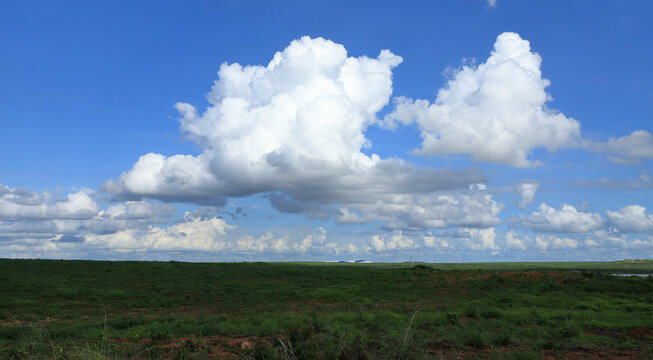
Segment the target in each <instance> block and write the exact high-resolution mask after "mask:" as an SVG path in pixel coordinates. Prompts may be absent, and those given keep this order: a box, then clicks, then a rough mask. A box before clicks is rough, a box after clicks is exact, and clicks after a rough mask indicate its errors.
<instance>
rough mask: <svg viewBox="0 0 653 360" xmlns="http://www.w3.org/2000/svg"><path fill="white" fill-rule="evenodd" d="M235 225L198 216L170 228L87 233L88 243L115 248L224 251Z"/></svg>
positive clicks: (116, 249)
mask: <svg viewBox="0 0 653 360" xmlns="http://www.w3.org/2000/svg"><path fill="white" fill-rule="evenodd" d="M235 228H236V226H234V225H229V224H227V223H225V222H224V220H222V219H218V218H213V219H208V220H201V219H195V220H192V221H189V222H185V223H181V224H178V225H173V226H170V227H167V228H163V227H157V226H150V227H148V228H147V229H126V230H121V231H118V232H115V233H112V234H105V235H96V234H91V235H87V236H86V242H87V244H88V245H92V246H102V247H106V248H109V249H111V250H113V251H120V250H122V251H148V250H150V251H170V250H194V251H221V250H225V249H227V248H229V247H230V243H229V242H228V241H227V239H226V234H227V232H229V231H231V230H234V229H235Z"/></svg>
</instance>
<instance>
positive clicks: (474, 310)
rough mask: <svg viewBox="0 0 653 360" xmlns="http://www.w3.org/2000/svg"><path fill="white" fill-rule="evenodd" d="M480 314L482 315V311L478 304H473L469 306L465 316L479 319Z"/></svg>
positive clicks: (466, 308)
mask: <svg viewBox="0 0 653 360" xmlns="http://www.w3.org/2000/svg"><path fill="white" fill-rule="evenodd" d="M479 313H480V309H479V306H478V304H476V303H471V304H469V305H467V307H465V312H464V313H463V314H464V315H465V316H467V317H468V318H472V319H478V318H479Z"/></svg>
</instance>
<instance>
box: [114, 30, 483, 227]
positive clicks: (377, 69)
mask: <svg viewBox="0 0 653 360" xmlns="http://www.w3.org/2000/svg"><path fill="white" fill-rule="evenodd" d="M401 61H402V59H401V57H399V56H397V55H394V54H392V53H391V52H390V51H388V50H382V51H381V52H380V54H379V55H378V56H377V57H376V58H368V57H366V56H362V57H349V56H348V55H347V51H346V50H345V48H344V47H343V46H342V45H340V44H336V43H334V42H332V41H329V40H325V39H322V38H317V39H311V38H309V37H303V38H301V39H299V40H295V41H293V42H292V43H291V44H290V45H289V46H288V47H287V48H286V49H284V50H283V51H281V52H278V53H276V54H275V55H274V57H273V58H272V60H271V61H270V62H269V63H268V65H267V66H242V65H239V64H227V63H225V64H223V65H222V66H221V67H220V71H219V72H218V80H216V81H215V84H214V85H213V89H212V92H211V93H210V94H209V95H208V100H209V102H210V106H209V107H208V108H207V109H206V110H205V111H204V112H203V113H200V112H198V110H196V109H195V107H193V106H192V105H190V104H185V103H178V104H177V105H176V108H177V109H178V111H179V112H180V113H181V115H182V118H181V120H180V121H181V130H182V132H184V133H185V134H186V135H187V137H188V138H189V139H191V140H193V141H194V142H196V143H197V144H198V145H200V146H201V148H202V152H201V153H200V154H199V155H197V156H193V155H175V156H169V157H166V156H164V155H161V154H154V153H150V154H146V155H143V156H141V157H140V159H139V160H138V161H137V162H136V163H135V164H134V166H133V167H132V169H131V170H129V171H126V172H124V173H123V174H122V175H120V177H119V178H118V179H117V180H115V181H114V180H109V181H107V182H106V183H105V184H104V186H103V190H104V191H107V192H108V193H111V194H113V196H114V197H115V198H116V199H121V198H122V199H125V198H126V199H130V198H141V197H154V198H158V199H161V200H164V201H176V200H181V201H191V202H195V203H211V202H213V203H214V204H221V203H223V202H224V198H225V197H239V196H248V195H252V194H256V193H266V194H267V195H266V196H267V197H268V198H269V199H270V202H271V204H272V205H273V206H274V207H275V208H277V209H278V210H280V211H282V212H291V213H292V212H295V213H304V214H307V215H309V216H312V217H332V216H337V215H338V214H340V212H339V211H338V210H337V206H336V205H344V206H347V205H349V204H351V206H352V207H354V208H362V207H364V206H366V205H370V204H375V203H377V202H378V201H381V202H386V203H387V202H388V201H387V197H388V196H399V197H401V196H407V197H414V196H415V195H414V194H424V193H426V194H428V193H432V192H435V191H442V190H449V189H455V188H459V187H465V186H467V185H469V184H471V183H476V182H483V181H485V180H486V179H485V177H484V176H483V175H482V174H481V173H480V171H478V170H474V169H467V170H456V171H454V170H446V169H440V170H434V169H431V168H417V167H415V166H413V165H412V164H410V163H408V162H406V161H403V160H401V159H397V158H389V159H381V158H380V157H379V156H378V155H376V154H371V155H369V156H368V155H366V154H365V153H363V149H365V148H369V146H370V142H369V141H368V140H367V139H366V138H365V131H366V129H367V127H368V126H369V125H370V124H372V123H374V122H375V121H377V119H376V114H377V112H379V111H380V110H381V109H382V108H383V107H384V106H385V105H386V104H387V103H388V101H389V98H390V96H391V94H392V68H393V67H395V66H397V65H398V64H399V63H400V62H401ZM359 204H362V205H359Z"/></svg>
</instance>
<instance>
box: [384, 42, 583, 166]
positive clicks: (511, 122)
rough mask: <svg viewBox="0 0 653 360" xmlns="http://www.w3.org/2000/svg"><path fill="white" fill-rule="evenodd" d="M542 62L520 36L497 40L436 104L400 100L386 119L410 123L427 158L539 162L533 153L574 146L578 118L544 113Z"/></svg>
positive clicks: (460, 73) (546, 83)
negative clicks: (416, 127)
mask: <svg viewBox="0 0 653 360" xmlns="http://www.w3.org/2000/svg"><path fill="white" fill-rule="evenodd" d="M541 62H542V59H541V57H540V55H538V54H537V53H534V52H531V48H530V43H529V42H528V41H527V40H524V39H522V38H521V37H520V36H519V35H518V34H516V33H511V32H506V33H503V34H501V35H499V36H498V37H497V40H496V42H495V44H494V50H493V51H492V53H491V55H490V57H489V58H488V59H487V60H486V61H485V62H484V63H482V64H481V65H478V66H473V65H470V66H468V65H465V66H463V67H462V69H460V70H459V71H458V72H457V73H456V74H455V76H454V77H453V79H451V80H450V81H449V82H448V84H447V86H446V87H445V88H443V89H440V90H439V91H438V95H437V98H436V99H435V102H434V103H429V101H427V100H412V99H408V98H403V97H402V98H398V99H397V102H396V109H395V110H394V111H393V113H391V114H389V115H388V116H387V117H386V118H385V120H386V123H387V124H389V126H393V123H394V122H396V121H398V122H401V123H404V124H409V123H412V122H416V123H417V124H418V125H419V127H420V130H421V135H422V139H423V142H422V148H421V149H419V150H417V153H420V154H425V155H440V154H470V155H472V158H473V159H474V160H477V161H484V162H492V163H499V164H506V165H511V166H516V167H530V166H533V165H537V164H538V163H539V162H538V161H537V160H535V161H533V160H531V159H529V155H530V152H531V150H533V149H535V148H538V147H545V148H546V149H548V150H549V151H556V150H558V149H561V148H568V147H575V146H577V145H578V142H579V139H580V124H579V123H578V121H576V120H574V119H572V118H568V117H566V116H565V115H563V114H561V113H559V112H555V111H553V110H550V109H548V108H547V107H546V103H547V102H548V101H550V100H551V97H550V96H549V95H548V94H547V92H546V90H545V89H546V87H547V86H549V83H550V82H549V81H548V80H547V79H543V78H542V72H541V70H540V65H541Z"/></svg>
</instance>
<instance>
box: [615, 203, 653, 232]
mask: <svg viewBox="0 0 653 360" xmlns="http://www.w3.org/2000/svg"><path fill="white" fill-rule="evenodd" d="M606 214H607V217H608V220H610V222H611V223H612V224H614V225H615V226H616V227H617V228H618V229H619V230H620V231H622V232H635V233H637V232H647V231H653V215H652V214H646V208H645V207H643V206H640V205H628V206H624V207H622V208H621V209H619V210H617V211H610V210H607V211H606Z"/></svg>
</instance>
